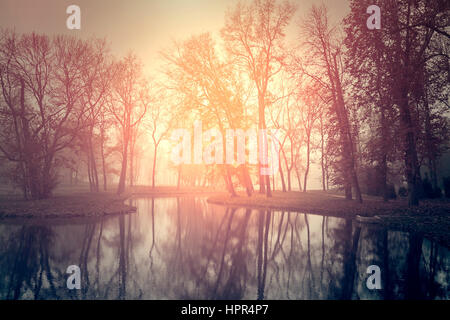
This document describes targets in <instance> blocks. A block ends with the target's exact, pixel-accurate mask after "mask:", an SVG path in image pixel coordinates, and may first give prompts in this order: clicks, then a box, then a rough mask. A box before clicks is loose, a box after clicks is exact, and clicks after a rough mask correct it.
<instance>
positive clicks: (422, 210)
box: [207, 191, 450, 248]
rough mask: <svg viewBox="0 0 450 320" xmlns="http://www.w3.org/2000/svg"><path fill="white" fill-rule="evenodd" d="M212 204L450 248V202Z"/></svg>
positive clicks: (260, 198)
mask: <svg viewBox="0 0 450 320" xmlns="http://www.w3.org/2000/svg"><path fill="white" fill-rule="evenodd" d="M207 201H208V203H210V204H214V205H222V206H228V207H234V208H236V207H238V208H251V209H254V210H275V211H291V212H299V213H305V214H316V215H322V216H330V217H336V218H341V219H352V220H355V221H356V222H357V223H360V224H363V225H369V224H370V225H374V226H375V225H378V226H381V227H385V228H388V229H390V230H397V231H404V232H412V233H419V234H423V235H424V236H426V237H427V238H430V239H432V240H435V241H437V242H439V243H441V244H443V245H444V246H446V247H448V248H450V200H448V199H440V200H424V201H422V202H421V205H420V206H418V207H408V205H407V202H406V201H404V200H391V201H390V202H387V203H385V202H383V201H382V200H380V199H377V198H375V197H365V199H364V202H363V203H362V204H360V203H358V202H356V201H355V200H345V199H344V198H343V197H341V196H339V195H336V194H333V193H327V192H322V191H312V192H309V193H302V192H297V191H294V192H292V191H291V192H287V193H283V192H281V191H276V192H274V193H273V197H272V198H266V197H265V195H261V194H259V193H258V194H256V193H255V194H254V195H252V197H250V198H249V197H247V196H246V195H244V194H239V196H238V197H230V196H229V195H228V194H223V195H220V196H213V197H210V198H208V200H207Z"/></svg>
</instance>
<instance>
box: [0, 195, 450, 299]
mask: <svg viewBox="0 0 450 320" xmlns="http://www.w3.org/2000/svg"><path fill="white" fill-rule="evenodd" d="M132 204H133V205H135V206H137V208H138V210H137V212H136V213H131V214H128V215H121V216H114V217H107V218H104V219H100V220H95V221H72V222H68V221H65V222H55V223H49V222H47V221H26V222H18V221H16V222H11V223H8V221H4V222H2V224H0V299H36V298H37V299H405V298H410V299H411V298H424V299H427V298H431V299H448V298H449V290H448V283H449V274H450V273H449V272H448V271H449V266H450V263H449V258H450V255H449V250H448V248H445V247H442V246H440V245H439V244H437V243H434V242H431V241H429V240H427V239H426V238H423V237H422V236H420V235H415V234H408V233H403V232H397V231H389V230H386V229H382V228H380V227H376V226H371V225H361V224H357V223H356V222H352V220H349V219H347V220H346V219H341V218H334V217H324V216H320V215H310V214H304V213H296V212H279V211H260V210H249V209H247V210H246V209H231V208H225V207H220V206H214V205H209V204H207V202H206V199H205V198H195V197H187V198H156V199H152V198H140V199H134V200H132ZM69 265H78V266H79V267H80V269H81V289H80V290H69V289H67V287H66V280H67V278H68V276H69V275H68V274H66V269H67V267H68V266H69ZM370 265H378V266H379V267H380V269H381V276H382V289H381V290H369V289H367V286H366V280H367V277H368V276H369V275H368V274H367V273H366V270H367V267H368V266H370Z"/></svg>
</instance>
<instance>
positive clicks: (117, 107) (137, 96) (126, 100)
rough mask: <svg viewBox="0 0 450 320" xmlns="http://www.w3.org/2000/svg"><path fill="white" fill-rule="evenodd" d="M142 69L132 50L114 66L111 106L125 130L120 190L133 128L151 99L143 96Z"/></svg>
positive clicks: (116, 119) (122, 190)
mask: <svg viewBox="0 0 450 320" xmlns="http://www.w3.org/2000/svg"><path fill="white" fill-rule="evenodd" d="M141 72H142V66H141V64H140V62H139V61H138V59H137V58H136V57H135V56H134V55H133V54H131V53H130V54H128V55H127V56H126V57H125V58H123V59H122V60H120V61H118V62H116V63H114V66H113V81H112V92H111V95H110V97H109V101H108V109H109V111H110V112H111V114H112V115H113V117H114V119H115V122H116V125H117V126H118V127H119V128H120V132H121V144H122V146H121V154H122V165H121V170H120V177H119V185H118V188H117V193H118V194H121V193H123V192H124V191H125V181H126V177H127V168H128V155H129V151H130V149H129V145H130V140H131V138H132V130H133V129H135V128H136V127H138V126H139V125H140V123H141V120H142V118H143V117H144V115H145V113H146V112H147V108H148V105H147V101H146V100H145V99H143V98H144V96H145V93H146V90H147V88H146V85H145V82H144V80H143V78H142V73H141Z"/></svg>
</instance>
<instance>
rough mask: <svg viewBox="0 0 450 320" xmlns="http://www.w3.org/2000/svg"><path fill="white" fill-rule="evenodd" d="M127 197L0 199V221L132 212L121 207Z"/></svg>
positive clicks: (84, 195) (81, 195) (128, 207)
mask: <svg viewBox="0 0 450 320" xmlns="http://www.w3.org/2000/svg"><path fill="white" fill-rule="evenodd" d="M130 196H131V195H130V194H126V195H121V196H117V195H115V194H112V193H103V192H99V193H74V194H70V195H69V194H67V195H56V196H53V197H51V198H48V199H42V200H28V201H27V200H23V199H19V198H17V197H8V196H2V197H0V221H2V220H12V219H27V220H30V219H75V218H98V217H104V216H112V215H119V214H127V213H132V212H135V211H136V210H137V209H136V208H135V207H133V206H131V205H127V204H125V203H124V202H125V200H127V199H128V198H129V197H130Z"/></svg>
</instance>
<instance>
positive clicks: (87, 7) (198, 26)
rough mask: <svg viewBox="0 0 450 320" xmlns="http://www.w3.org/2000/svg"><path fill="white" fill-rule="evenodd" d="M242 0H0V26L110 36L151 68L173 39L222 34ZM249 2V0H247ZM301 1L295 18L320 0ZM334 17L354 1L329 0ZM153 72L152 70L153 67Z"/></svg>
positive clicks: (113, 44)
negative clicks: (72, 8)
mask: <svg viewBox="0 0 450 320" xmlns="http://www.w3.org/2000/svg"><path fill="white" fill-rule="evenodd" d="M236 2H237V0H133V1H122V0H94V1H92V0H78V1H75V0H0V27H6V28H14V29H15V30H16V31H17V32H31V31H35V32H38V33H46V34H58V33H63V34H72V35H76V36H80V37H90V36H96V37H100V38H103V37H106V39H107V40H108V41H109V42H110V45H111V48H112V51H113V52H114V53H116V54H118V55H124V54H126V53H127V52H128V51H130V50H133V51H134V52H135V53H136V54H137V55H138V56H139V57H140V58H141V59H142V61H143V63H144V65H145V66H146V67H147V69H149V68H150V67H151V66H154V65H155V64H156V62H155V61H156V60H157V59H158V52H159V51H160V50H161V49H163V48H164V47H166V46H168V45H170V42H171V39H177V40H183V39H186V38H188V37H189V36H191V35H194V34H198V33H202V32H211V33H212V34H213V35H218V32H219V30H220V28H221V27H222V26H223V22H224V15H225V12H226V10H227V8H229V7H233V6H234V4H235V3H236ZM244 2H245V1H244ZM293 2H294V3H296V4H297V6H298V11H297V14H296V17H295V18H294V19H293V23H292V24H291V26H290V29H289V30H291V31H292V32H293V31H294V30H295V21H296V20H298V17H300V16H302V15H305V14H306V12H307V11H308V9H309V8H310V7H311V5H312V4H314V3H316V4H320V3H321V1H317V0H302V1H299V0H297V1H293ZM323 2H324V3H325V4H326V6H327V7H328V8H329V11H330V15H331V16H332V17H333V19H341V18H342V17H344V15H345V14H346V13H347V11H348V1H346V0H327V1H323ZM71 4H76V5H78V6H80V8H81V30H68V29H67V28H66V19H67V17H68V14H66V8H67V7H68V6H69V5H71ZM147 71H149V70H147Z"/></svg>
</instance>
